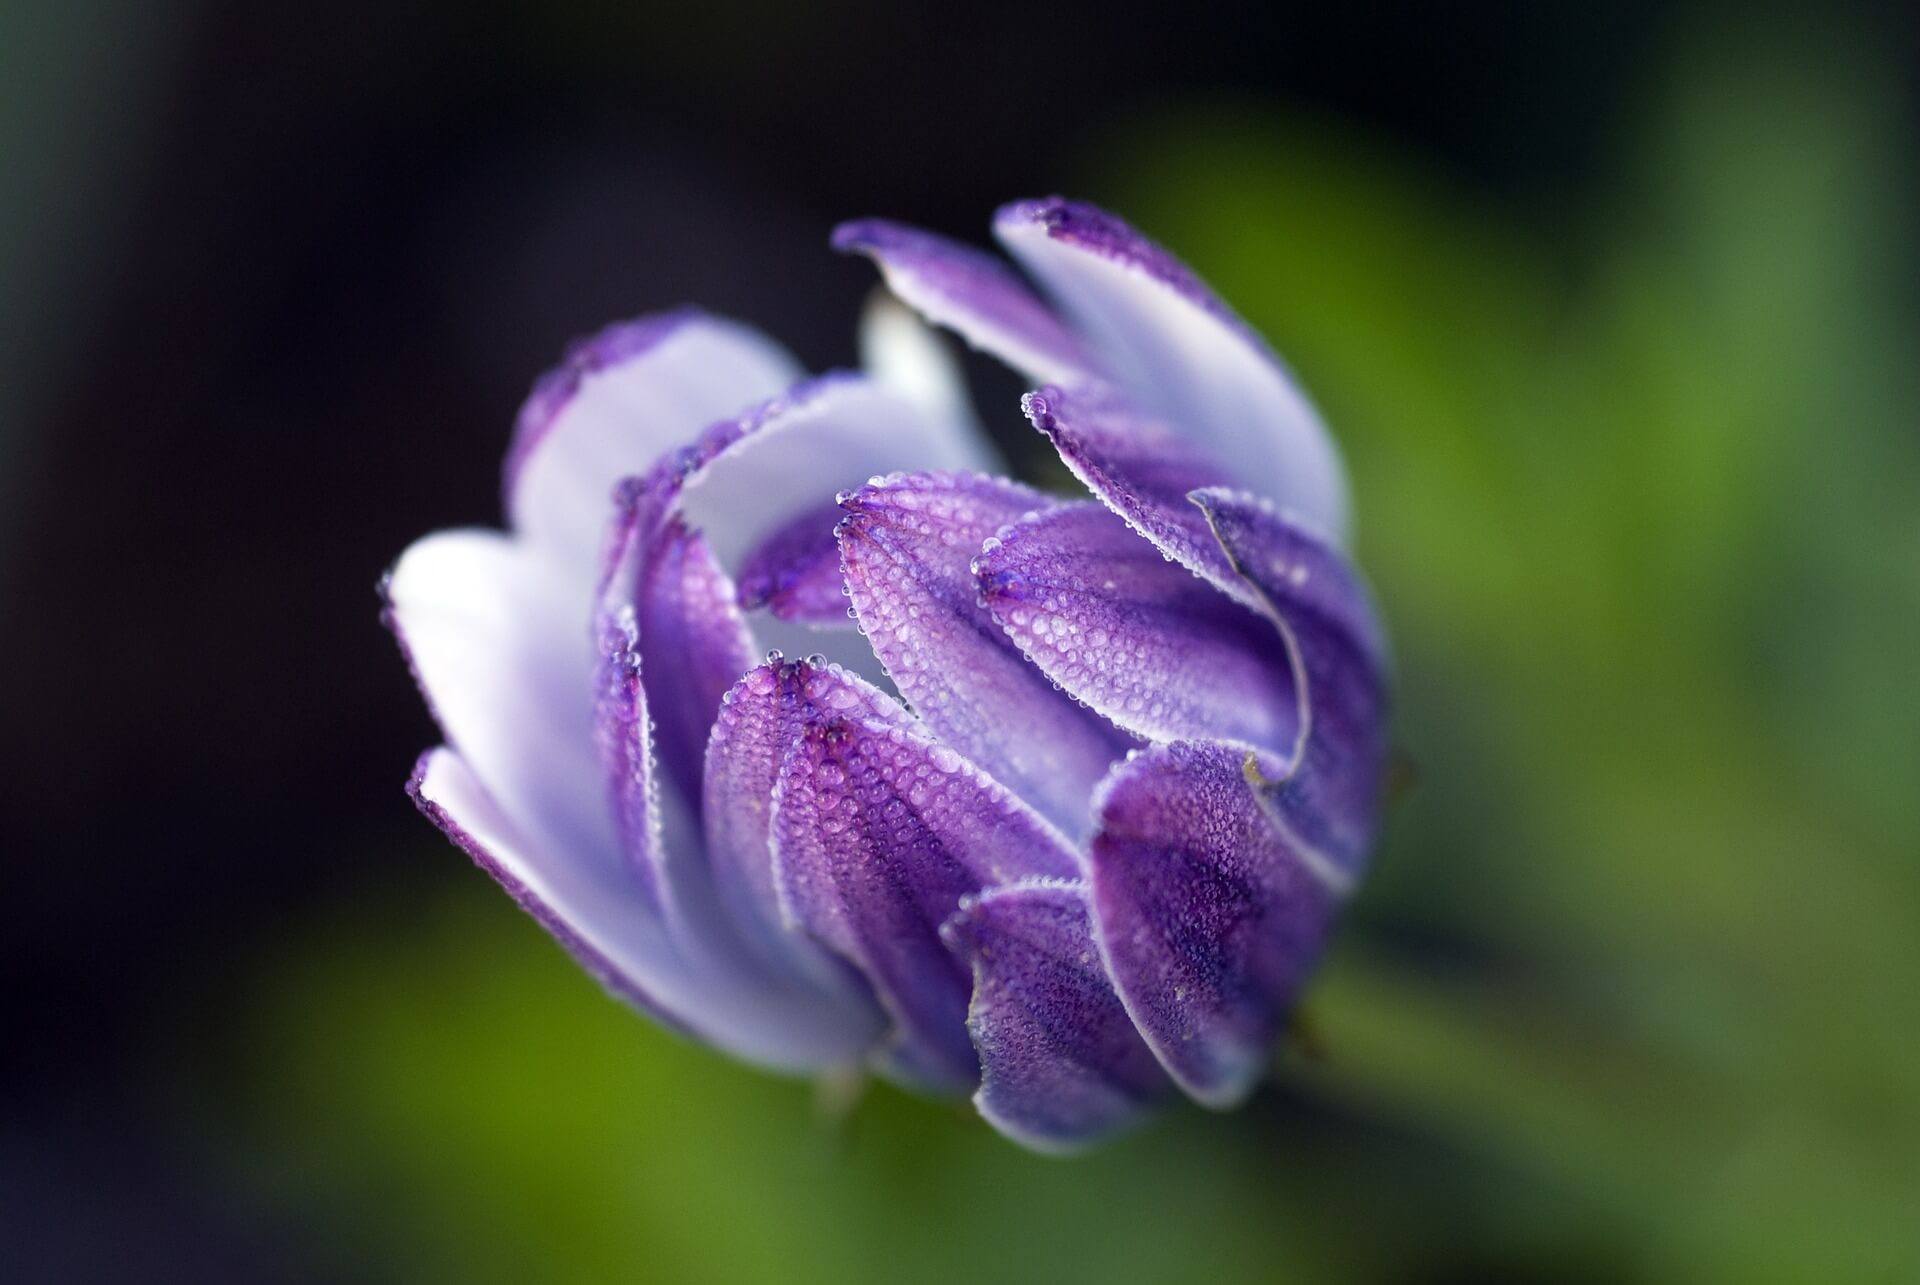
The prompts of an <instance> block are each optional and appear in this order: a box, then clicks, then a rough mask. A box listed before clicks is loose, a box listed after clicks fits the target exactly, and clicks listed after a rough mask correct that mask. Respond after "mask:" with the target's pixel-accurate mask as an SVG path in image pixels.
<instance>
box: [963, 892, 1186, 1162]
mask: <svg viewBox="0 0 1920 1285" xmlns="http://www.w3.org/2000/svg"><path fill="white" fill-rule="evenodd" d="M1086 897H1087V889H1086V885H1085V884H1081V883H1058V882H1050V881H1049V882H1027V883H1018V884H1009V885H1007V886H1004V887H1000V888H991V889H988V890H987V891H986V892H983V893H980V894H979V895H978V896H974V897H969V898H966V899H965V900H963V901H962V902H961V903H960V910H959V912H958V913H956V914H955V915H954V916H953V918H951V919H949V920H947V922H946V923H945V924H944V925H943V926H942V927H941V929H940V935H941V937H942V939H943V940H945V941H946V943H947V944H948V946H949V947H950V948H951V949H952V950H954V951H955V952H956V953H958V954H959V955H960V956H961V958H963V959H965V960H966V961H967V962H968V964H969V966H970V967H971V968H972V969H973V1002H972V1005H971V1006H970V1008H969V1009H968V1014H967V1028H968V1030H969V1031H971V1032H972V1034H973V1046H974V1049H975V1050H976V1051H977V1052H978V1054H979V1057H980V1089H979V1092H977V1093H975V1094H974V1099H973V1100H974V1103H975V1105H977V1106H978V1107H979V1108H980V1114H981V1115H982V1116H984V1117H986V1119H987V1121H988V1122H989V1123H991V1124H992V1125H993V1127H994V1128H996V1129H998V1130H1000V1131H1001V1132H1002V1133H1004V1134H1006V1135H1007V1136H1008V1137H1011V1138H1013V1139H1015V1140H1016V1141H1018V1142H1021V1143H1024V1144H1026V1145H1027V1146H1030V1147H1033V1148H1034V1149H1036V1150H1040V1151H1051V1152H1065V1151H1076V1150H1079V1149H1081V1148H1083V1147H1086V1146H1089V1145H1091V1144H1093V1143H1095V1142H1098V1141H1100V1140H1101V1139H1103V1138H1105V1137H1107V1136H1109V1135H1111V1134H1113V1133H1115V1132H1118V1131H1119V1130H1121V1129H1124V1128H1126V1127H1128V1126H1129V1125H1132V1124H1134V1123H1135V1122H1137V1121H1138V1120H1139V1119H1140V1118H1141V1117H1142V1116H1143V1115H1144V1114H1145V1112H1146V1111H1148V1110H1150V1109H1151V1108H1152V1107H1153V1106H1154V1104H1155V1103H1156V1102H1157V1101H1158V1100H1159V1099H1161V1098H1162V1097H1164V1096H1165V1095H1166V1091H1167V1090H1168V1088H1169V1087H1170V1084H1169V1082H1168V1080H1167V1076H1166V1073H1165V1072H1164V1071H1162V1070H1161V1069H1160V1064H1159V1063H1158V1062H1157V1061H1155V1060H1154V1056H1153V1053H1152V1052H1151V1051H1150V1050H1149V1049H1148V1048H1147V1046H1146V1044H1145V1043H1144V1042H1143V1041H1142V1040H1141V1038H1140V1033H1139V1032H1138V1031H1136V1030H1135V1029H1134V1026H1133V1019H1131V1018H1130V1017H1128V1016H1127V1011H1126V1009H1125V1008H1124V1007H1122V1006H1121V1004H1120V1000H1119V997H1118V996H1116V995H1115V994H1114V992H1113V984H1112V983H1111V982H1109V981H1108V980H1107V974H1106V969H1105V967H1104V966H1103V965H1102V963H1101V961H1100V954H1099V950H1098V948H1097V947H1096V946H1095V944H1094V940H1093V933H1092V925H1091V922H1090V920H1089V917H1088V911H1087V899H1086Z"/></svg>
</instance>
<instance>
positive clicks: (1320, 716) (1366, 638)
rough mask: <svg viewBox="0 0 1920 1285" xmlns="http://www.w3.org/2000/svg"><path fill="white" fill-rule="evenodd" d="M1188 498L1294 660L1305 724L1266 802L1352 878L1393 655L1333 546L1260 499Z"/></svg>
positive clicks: (1369, 807) (1377, 771)
mask: <svg viewBox="0 0 1920 1285" xmlns="http://www.w3.org/2000/svg"><path fill="white" fill-rule="evenodd" d="M1193 500H1194V504H1195V505H1196V506H1197V507H1198V508H1199V510H1200V511H1201V512H1202V513H1204V514H1205V515H1206V517H1207V519H1208V521H1209V522H1211V523H1212V525H1213V529H1214V530H1215V531H1216V532H1217V533H1218V534H1219V537H1220V543H1221V545H1222V547H1223V548H1225V549H1226V551H1227V553H1228V554H1229V555H1230V556H1231V557H1232V559H1233V565H1234V568H1235V570H1236V572H1237V573H1239V574H1241V575H1242V576H1244V577H1245V579H1246V581H1247V582H1248V583H1249V584H1250V585H1252V586H1253V587H1254V588H1256V589H1257V590H1258V591H1259V594H1260V597H1261V599H1262V601H1263V603H1264V604H1265V606H1266V609H1267V610H1268V611H1269V612H1270V613H1271V614H1272V615H1273V617H1274V618H1275V619H1277V620H1278V621H1280V622H1281V624H1282V627H1283V629H1284V631H1285V633H1286V636H1287V639H1288V642H1289V644H1290V646H1291V647H1292V648H1293V649H1294V650H1295V651H1296V653H1297V657H1298V665H1299V672H1300V674H1301V679H1300V681H1301V683H1302V685H1303V686H1304V688H1305V691H1306V699H1305V700H1304V701H1303V708H1304V710H1305V713H1304V718H1303V722H1304V727H1303V729H1302V735H1301V740H1300V745H1299V747H1298V749H1297V750H1296V751H1294V752H1293V753H1291V754H1289V755H1288V759H1289V762H1290V764H1291V766H1290V767H1289V768H1288V769H1287V771H1286V774H1285V778H1284V780H1282V781H1281V782H1279V783H1278V785H1277V788H1276V789H1275V790H1274V791H1273V792H1272V794H1271V800H1272V802H1273V804H1274V806H1275V807H1277V808H1278V809H1279V810H1280V812H1281V813H1282V815H1284V817H1285V818H1286V824H1287V825H1288V827H1289V828H1290V829H1292V830H1293V832H1294V833H1296V834H1297V835H1299V836H1300V838H1301V839H1302V840H1304V841H1305V842H1306V843H1307V844H1309V845H1311V846H1312V847H1314V848H1315V849H1316V850H1318V851H1321V852H1324V853H1326V854H1327V855H1328V856H1330V857H1332V858H1333V859H1334V860H1336V861H1338V862H1339V863H1340V864H1341V865H1343V866H1344V867H1345V868H1347V869H1349V870H1357V869H1358V867H1359V865H1360V863H1361V862H1362V860H1363V859H1364V857H1365V856H1366V851H1367V848H1368V847H1369V846H1370V845H1371V843H1372V842H1373V836H1374V831H1375V829H1376V827H1377V824H1378V819H1379V812H1380V787H1381V779H1382V774H1383V772H1384V770H1385V765H1386V757H1387V715H1388V691H1387V675H1388V674H1389V673H1390V671H1391V658H1390V657H1389V655H1388V652H1387V644H1386V635H1385V632H1384V631H1383V630H1382V629H1381V627H1380V622H1379V617H1378V616H1377V614H1376V613H1375V610H1374V607H1373V601H1372V597H1371V595H1370V594H1369V593H1368V592H1367V588H1366V585H1365V583H1364V582H1363V581H1362V580H1361V579H1360V577H1359V575H1358V573H1357V572H1356V571H1355V570H1354V569H1353V567H1352V565H1351V564H1350V563H1349V562H1348V561H1347V560H1346V559H1345V558H1344V557H1342V556H1341V555H1340V553H1339V552H1338V551H1337V550H1335V549H1334V548H1333V547H1332V546H1330V545H1328V544H1327V543H1326V542H1325V541H1323V540H1322V539H1320V538H1319V537H1318V536H1316V535H1314V534H1313V533H1312V532H1310V531H1308V530H1306V529H1304V528H1303V527H1301V526H1300V525H1299V524H1298V523H1295V522H1292V521H1290V520H1288V519H1287V518H1286V517H1285V516H1283V515H1282V514H1280V513H1278V512H1276V511H1275V510H1274V509H1273V508H1272V506H1270V505H1268V504H1267V503H1266V502H1264V501H1263V500H1260V499H1259V498H1257V497H1255V496H1250V495H1247V494H1245V493H1243V492H1231V491H1218V490H1207V491H1198V492H1195V494H1194V497H1193Z"/></svg>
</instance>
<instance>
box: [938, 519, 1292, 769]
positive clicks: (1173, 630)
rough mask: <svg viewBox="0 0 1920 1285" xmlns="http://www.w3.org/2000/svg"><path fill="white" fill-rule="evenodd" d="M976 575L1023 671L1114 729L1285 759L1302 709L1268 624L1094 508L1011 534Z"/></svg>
mask: <svg viewBox="0 0 1920 1285" xmlns="http://www.w3.org/2000/svg"><path fill="white" fill-rule="evenodd" d="M1188 508H1189V509H1192V506H1191V505H1189V506H1188ZM1193 511H1194V512H1195V513H1196V514H1198V512H1199V511H1198V510H1197V509H1195V510H1193ZM975 570H976V571H977V573H978V582H979V587H980V591H981V592H982V593H983V594H984V596H985V600H986V604H987V609H988V611H989V612H991V613H992V615H993V618H994V620H995V621H997V622H998V623H999V625H1000V627H1001V628H1002V629H1004V630H1005V631H1006V634H1007V636H1008V637H1009V638H1011V639H1012V640H1013V642H1015V643H1016V644H1018V645H1019V647H1020V650H1021V651H1023V652H1024V653H1025V654H1026V655H1027V656H1028V657H1029V658H1030V659H1031V660H1032V662H1033V664H1034V665H1036V666H1037V667H1038V668H1039V669H1040V671H1041V672H1043V673H1044V674H1045V675H1046V677H1047V678H1049V679H1051V680H1052V681H1053V682H1055V683H1058V684H1059V685H1060V686H1061V687H1062V688H1063V689H1065V690H1066V691H1067V692H1069V693H1071V694H1072V695H1073V696H1074V697H1076V698H1077V699H1079V700H1081V701H1084V702H1086V704H1088V705H1089V706H1091V707H1092V708H1094V709H1096V710H1098V711H1099V712H1100V713H1101V714H1103V715H1105V716H1106V717H1107V718H1109V719H1111V720H1113V722H1115V723H1117V724H1119V725H1120V726H1121V727H1124V728H1126V729H1127V730H1128V731H1130V732H1133V733H1135V734H1136V735H1139V736H1143V737H1146V738H1147V739H1149V740H1156V741H1169V740H1189V739H1196V738H1214V739H1227V740H1238V741H1246V742H1249V743H1251V744H1253V745H1257V746H1261V747H1264V748H1267V749H1269V750H1272V751H1274V752H1275V753H1277V754H1281V755H1291V754H1292V752H1293V748H1294V742H1295V738H1296V734H1297V732H1298V728H1299V710H1298V700H1297V698H1296V695H1295V692H1294V684H1293V674H1292V670H1291V668H1290V666H1289V664H1288V657H1287V651H1286V647H1285V646H1284V645H1283V643H1282V640H1281V638H1280V636H1279V635H1278V634H1277V633H1276V632H1275V630H1274V626H1273V622H1272V621H1271V620H1269V619H1268V618H1266V617H1265V616H1263V615H1261V614H1258V613H1256V612H1254V611H1252V610H1250V609H1248V608H1246V607H1243V606H1241V605H1240V604H1239V603H1237V602H1234V601H1232V600H1231V599H1229V598H1227V597H1226V596H1225V595H1223V594H1222V593H1220V592H1219V591H1218V590H1217V589H1215V588H1214V587H1213V585H1211V584H1209V583H1208V582H1207V581H1205V580H1202V579H1200V578H1199V577H1198V576H1195V575H1193V574H1192V573H1191V572H1189V571H1187V570H1186V569H1185V568H1183V567H1180V566H1177V565H1175V564H1174V563H1171V562H1168V561H1167V560H1166V559H1165V558H1164V557H1162V556H1161V555H1160V554H1159V553H1158V552H1156V551H1155V550H1154V547H1153V546H1152V545H1150V544H1148V543H1147V542H1146V541H1145V540H1142V539H1141V538H1140V537H1139V536H1138V535H1136V534H1134V532H1132V531H1131V530H1129V529H1128V528H1127V526H1126V524H1125V523H1123V522H1122V521H1121V520H1120V519H1119V518H1117V517H1115V516H1114V515H1113V514H1111V513H1109V512H1108V511H1107V510H1106V509H1104V508H1102V507H1100V506H1099V505H1098V504H1090V503H1087V504H1073V505H1063V506H1061V507H1059V508H1056V509H1053V510H1051V511H1049V512H1046V513H1036V514H1033V515H1031V516H1029V517H1027V518H1024V519H1022V520H1021V521H1019V522H1016V523H1014V524H1013V525H1012V526H1009V527H1008V528H1006V529H1005V530H1003V531H1002V532H1001V533H1000V535H999V537H998V539H997V540H995V541H992V542H990V543H989V546H988V548H987V549H986V551H985V552H983V553H982V554H981V555H980V558H979V560H978V561H977V562H976V563H975Z"/></svg>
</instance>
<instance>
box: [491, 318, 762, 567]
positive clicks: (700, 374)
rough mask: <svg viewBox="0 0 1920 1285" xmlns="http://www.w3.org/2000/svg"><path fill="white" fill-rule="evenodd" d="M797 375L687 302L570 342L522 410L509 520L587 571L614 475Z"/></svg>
mask: <svg viewBox="0 0 1920 1285" xmlns="http://www.w3.org/2000/svg"><path fill="white" fill-rule="evenodd" d="M799 374H800V371H799V368H798V367H797V366H795V365H794V363H793V360H792V359H791V358H790V357H788V356H787V354H786V353H785V352H783V351H782V350H781V349H780V348H779V347H778V346H777V345H775V344H774V343H773V342H772V341H771V340H768V339H766V338H764V337H763V336H761V335H759V334H758V333H756V332H754V331H752V330H749V329H747V328H746V327H744V326H739V325H736V324H734V323H732V322H728V321H722V320H720V319H718V318H715V317H709V316H706V315H704V314H702V313H700V312H698V311H696V310H693V309H683V310H681V311H679V312H672V313H664V314H660V315H658V316H652V317H644V318H642V319H640V320H638V321H631V322H624V323H621V324H618V325H614V326H609V327H608V328H607V329H605V330H603V331H601V332H600V333H599V334H596V335H594V336H592V337H590V338H588V339H584V340H581V341H579V342H577V343H575V344H574V345H573V346H572V347H571V348H570V349H568V351H567V356H566V359H565V361H564V362H563V363H562V364H561V365H560V366H559V367H558V368H557V369H555V370H553V371H551V372H549V373H548V374H546V375H545V376H543V377H542V378H541V380H540V381H539V383H537V384H536V385H535V386H534V390H533V393H532V394H531V395H530V396H529V397H528V398H527V401H526V404H525V405H524V406H523V407H522V408H521V411H520V418H519V422H518V424H517V426H516V427H515V430H514V438H513V446H512V448H511V449H510V450H509V452H508V455H507V466H506V500H507V513H508V516H509V517H510V519H511V520H512V523H513V526H514V527H515V529H516V530H518V531H520V532H521V533H523V534H524V535H526V536H527V537H529V538H530V539H532V540H533V541H534V542H536V543H539V544H543V545H547V546H549V547H552V548H553V549H555V550H557V551H558V553H559V555H560V558H561V559H562V560H563V561H564V563H565V565H567V566H570V567H573V566H577V567H580V568H583V569H584V570H586V571H589V572H590V571H591V569H592V567H593V566H594V553H595V551H596V550H597V549H598V548H599V541H600V532H601V524H602V522H603V520H604V518H605V515H606V504H607V496H608V495H609V494H610V493H611V491H612V489H613V485H614V483H615V482H616V481H618V480H619V479H620V478H622V477H625V476H627V475H629V474H632V473H637V472H639V471H641V470H643V469H645V468H646V467H647V466H648V465H649V464H651V463H652V462H653V461H654V460H655V459H656V458H658V457H659V456H661V455H663V454H665V453H666V452H667V451H669V450H671V449H672V448H674V447H675V446H677V445H679V444H680V443H682V442H685V441H687V440H689V439H691V438H692V437H693V436H694V435H695V434H696V433H698V432H699V431H700V430H701V429H702V428H704V427H705V426H706V425H708V424H710V423H712V422H714V421H715V420H718V419H720V418H721V417H723V416H726V415H732V414H737V413H738V412H739V411H740V410H741V409H742V408H743V407H747V406H752V405H754V404H756V403H758V402H760V401H763V400H764V399H766V398H768V397H771V396H773V395H774V394H776V393H778V392H779V391H780V390H781V389H783V388H786V387H787V386H789V385H790V384H792V383H793V382H794V380H795V379H797V378H798V377H799Z"/></svg>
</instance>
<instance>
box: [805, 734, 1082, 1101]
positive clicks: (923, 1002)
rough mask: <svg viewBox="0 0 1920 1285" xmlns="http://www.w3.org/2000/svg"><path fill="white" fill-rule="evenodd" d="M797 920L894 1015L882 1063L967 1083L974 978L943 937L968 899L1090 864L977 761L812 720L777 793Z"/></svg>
mask: <svg viewBox="0 0 1920 1285" xmlns="http://www.w3.org/2000/svg"><path fill="white" fill-rule="evenodd" d="M772 830H773V835H774V853H775V856H774V869H775V878H776V880H777V882H778V888H779V896H780V900H781V904H782V906H783V908H784V911H785V913H786V915H787V916H788V917H789V918H790V919H792V920H793V921H794V922H796V923H798V924H800V925H801V926H802V927H804V928H805V929H806V930H807V931H808V932H810V933H812V934H813V935H814V936H815V937H816V938H818V939H819V940H820V941H822V942H824V943H825V944H826V945H827V946H828V947H829V948H830V949H832V950H833V951H835V952H836V953H837V954H839V955H840V956H841V957H842V958H843V959H846V960H848V961H849V962H850V963H852V964H853V965H854V966H855V967H857V968H858V969H859V970H860V972H861V974H862V975H863V976H865V977H866V979H867V982H868V984H869V985H871V986H872V988H873V991H874V994H875V995H876V996H877V997H878V999H879V1001H880V1003H881V1005H882V1007H883V1008H885V1009H886V1011H887V1014H888V1016H889V1017H890V1018H891V1019H892V1022H893V1033H892V1036H891V1039H890V1040H889V1042H888V1044H887V1046H886V1047H885V1048H884V1049H883V1050H882V1052H881V1054H880V1055H879V1061H880V1064H881V1066H882V1069H884V1070H886V1071H887V1072H888V1073H889V1074H892V1075H895V1076H898V1077H899V1078H901V1079H903V1080H906V1081H907V1082H909V1083H913V1084H917V1085H920V1086H922V1087H926V1088H930V1089H935V1090H944V1091H963V1090H969V1089H971V1088H973V1087H974V1084H975V1082H976V1078H977V1076H978V1073H979V1067H978V1063H977V1061H976V1059H975V1055H974V1051H973V1045H972V1043H971V1042H970V1041H969V1039H968V1037H967V1030H966V1016H967V1003H968V999H969V996H970V994H971V991H972V978H971V977H970V976H969V972H968V970H967V968H966V967H965V966H964V965H963V964H962V963H961V962H960V961H959V960H958V959H956V958H955V957H954V956H953V955H952V953H951V952H949V951H948V950H947V949H946V947H945V946H944V945H943V944H942V943H941V941H940V936H939V928H940V925H941V924H943V923H945V922H946V921H947V919H948V918H950V917H951V916H952V915H953V913H954V911H956V910H958V909H959V906H960V899H961V898H962V897H964V896H966V895H968V894H969V893H976V892H979V891H981V890H982V889H984V888H989V887H993V886H995V885H997V884H1003V883H1011V882H1013V881H1015V880H1018V879H1024V878H1028V877H1031V876H1035V875H1045V876H1052V877H1055V878H1067V877H1072V876H1075V875H1077V874H1078V873H1079V870H1080V867H1079V863H1078V860H1077V857H1076V854H1075V853H1074V851H1073V850H1072V849H1071V848H1070V847H1069V846H1068V845H1067V843H1066V841H1065V840H1064V839H1063V838H1062V837H1061V835H1060V834H1059V833H1058V831H1056V830H1054V829H1053V827H1051V826H1050V825H1048V824H1047V823H1046V822H1045V821H1043V820H1041V819H1040V817H1039V816H1038V815H1037V814H1036V813H1034V812H1033V811H1032V810H1031V809H1029V808H1028V807H1027V806H1026V805H1025V804H1023V803H1021V802H1020V800H1019V799H1017V798H1015V797H1014V796H1013V795H1012V794H1011V793H1009V792H1008V791H1007V790H1006V788H1005V787H1004V786H1002V785H1000V784H999V783H998V782H996V781H994V780H993V779H992V778H991V777H989V776H987V775H986V774H985V773H983V772H981V771H980V770H979V769H978V768H977V767H975V766H974V765H973V764H971V763H969V762H968V761H967V760H966V759H965V758H963V757H961V756H960V755H959V754H958V753H956V752H955V751H954V750H952V749H950V748H948V747H947V746H945V745H941V744H939V743H938V742H936V741H934V740H932V739H930V738H928V737H927V736H925V735H924V734H922V733H920V732H918V731H916V730H914V729H911V728H903V727H899V726H891V725H887V724H883V723H878V722H875V721H873V720H871V719H865V718H852V717H849V718H837V719H833V720H831V721H829V722H826V723H823V724H818V725H815V726H811V727H808V728H807V729H806V730H805V731H804V732H803V733H802V735H801V737H800V740H799V743H798V744H797V745H796V746H795V747H794V748H793V749H792V750H791V751H789V753H788V755H787V758H786V761H785V763H784V764H783V765H782V767H781V771H780V783H779V786H778V789H777V790H776V792H775V795H774V804H773V821H772Z"/></svg>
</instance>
